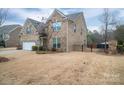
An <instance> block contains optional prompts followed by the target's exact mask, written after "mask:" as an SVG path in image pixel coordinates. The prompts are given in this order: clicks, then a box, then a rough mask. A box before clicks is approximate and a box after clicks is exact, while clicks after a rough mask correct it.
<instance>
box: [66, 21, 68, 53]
mask: <svg viewBox="0 0 124 93" xmlns="http://www.w3.org/2000/svg"><path fill="white" fill-rule="evenodd" d="M66 52H68V19H67V31H66Z"/></svg>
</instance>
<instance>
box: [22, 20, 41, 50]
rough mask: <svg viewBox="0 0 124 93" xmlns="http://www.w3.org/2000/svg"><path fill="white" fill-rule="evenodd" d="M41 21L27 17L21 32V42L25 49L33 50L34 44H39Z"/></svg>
mask: <svg viewBox="0 0 124 93" xmlns="http://www.w3.org/2000/svg"><path fill="white" fill-rule="evenodd" d="M40 24H41V22H39V21H36V20H33V19H30V18H27V19H26V21H25V23H24V25H23V27H22V30H21V33H20V36H21V37H20V44H21V45H22V48H23V50H32V46H34V45H39V44H40V42H39V34H38V26H39V25H40Z"/></svg>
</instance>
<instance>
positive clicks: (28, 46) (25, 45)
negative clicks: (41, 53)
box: [23, 42, 35, 50]
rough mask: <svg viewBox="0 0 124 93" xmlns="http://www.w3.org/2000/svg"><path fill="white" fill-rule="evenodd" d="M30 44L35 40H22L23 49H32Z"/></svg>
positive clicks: (33, 44)
mask: <svg viewBox="0 0 124 93" xmlns="http://www.w3.org/2000/svg"><path fill="white" fill-rule="evenodd" d="M32 46H35V42H23V50H32Z"/></svg>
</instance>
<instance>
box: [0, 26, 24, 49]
mask: <svg viewBox="0 0 124 93" xmlns="http://www.w3.org/2000/svg"><path fill="white" fill-rule="evenodd" d="M21 28H22V26H20V25H15V24H14V25H4V26H1V27H0V46H3V47H16V46H17V45H18V44H19V42H20V40H19V34H20V31H21Z"/></svg>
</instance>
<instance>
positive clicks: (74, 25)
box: [74, 24, 76, 32]
mask: <svg viewBox="0 0 124 93" xmlns="http://www.w3.org/2000/svg"><path fill="white" fill-rule="evenodd" d="M74 32H76V24H74Z"/></svg>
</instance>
